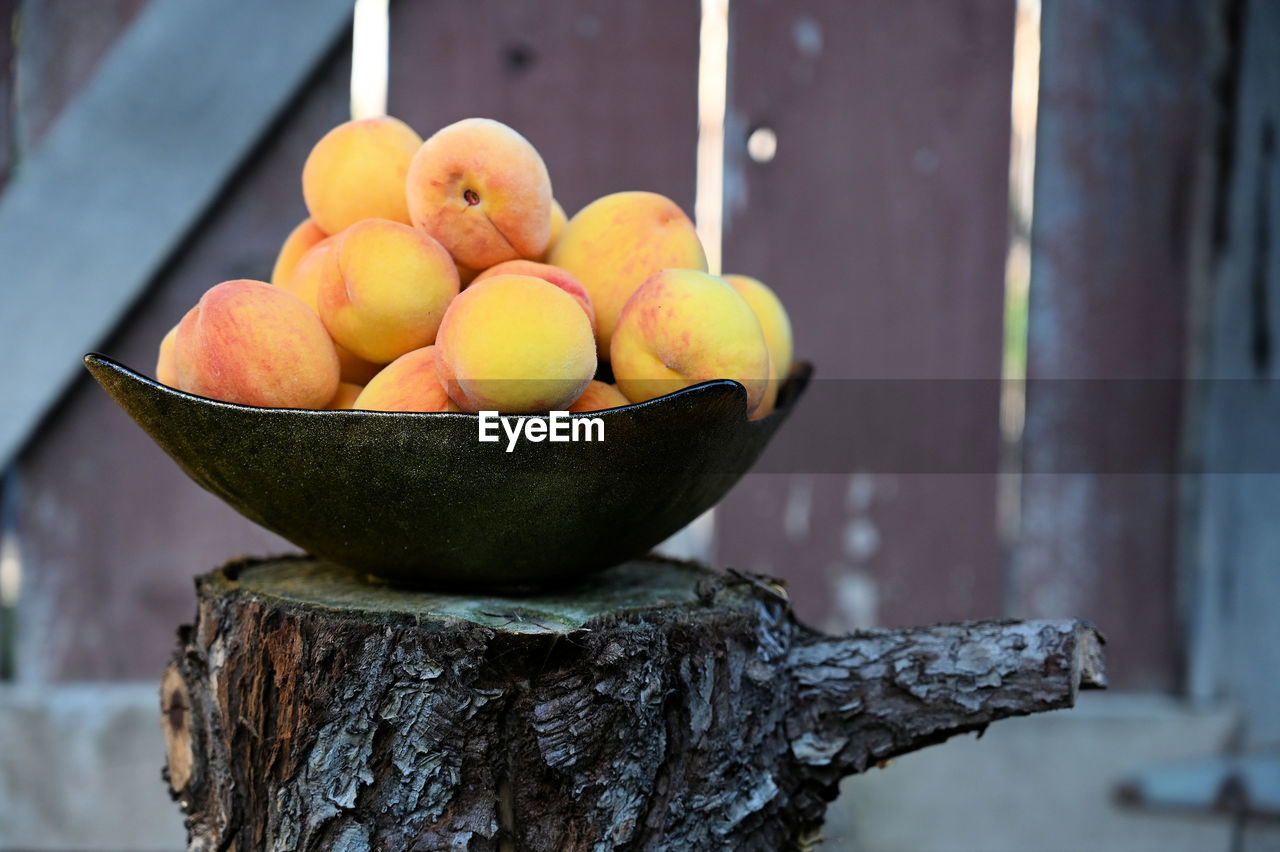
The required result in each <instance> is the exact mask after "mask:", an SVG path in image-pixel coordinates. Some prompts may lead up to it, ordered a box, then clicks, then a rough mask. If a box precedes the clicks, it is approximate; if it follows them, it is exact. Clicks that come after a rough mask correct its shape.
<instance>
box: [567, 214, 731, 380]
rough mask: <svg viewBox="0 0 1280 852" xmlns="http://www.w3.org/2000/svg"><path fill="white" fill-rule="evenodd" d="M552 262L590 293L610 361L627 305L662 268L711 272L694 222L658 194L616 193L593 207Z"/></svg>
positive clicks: (575, 221) (573, 224)
mask: <svg viewBox="0 0 1280 852" xmlns="http://www.w3.org/2000/svg"><path fill="white" fill-rule="evenodd" d="M549 261H550V263H552V264H553V265H555V266H559V267H562V268H564V269H567V270H568V271H569V272H570V274H572V275H573V276H574V277H575V278H577V279H578V280H579V281H581V282H582V286H583V287H585V288H586V289H587V293H588V294H589V295H590V296H591V304H592V305H593V306H594V307H595V311H596V342H597V344H598V345H599V348H600V357H601V358H605V359H608V358H609V357H610V354H609V353H610V341H611V340H612V338H613V329H614V326H615V325H616V324H617V321H618V314H619V313H621V311H622V306H623V305H624V304H626V302H627V299H629V298H630V297H631V294H632V293H634V292H635V291H636V288H638V287H639V286H640V285H641V284H643V283H644V282H645V280H646V279H648V278H649V276H650V275H653V274H654V273H655V272H658V271H659V270H662V269H697V270H700V271H702V272H706V271H707V257H706V254H705V253H704V252H703V250H702V243H701V242H699V240H698V235H697V233H695V232H694V229H693V222H691V221H690V220H689V217H688V216H686V215H685V213H684V211H683V210H681V209H680V207H679V206H678V205H677V204H676V203H675V202H674V201H672V200H671V199H669V198H666V197H665V196H662V195H658V194H657V193H653V192H616V193H614V194H613V195H606V196H605V197H603V198H598V199H596V200H595V201H593V202H591V203H590V204H588V205H587V206H586V207H584V208H582V209H581V210H580V211H578V213H577V214H576V215H574V217H573V218H572V219H570V220H569V222H568V224H566V225H565V226H564V232H563V233H562V234H561V235H560V239H558V240H556V244H555V247H554V248H553V249H552V251H551V256H550V258H549Z"/></svg>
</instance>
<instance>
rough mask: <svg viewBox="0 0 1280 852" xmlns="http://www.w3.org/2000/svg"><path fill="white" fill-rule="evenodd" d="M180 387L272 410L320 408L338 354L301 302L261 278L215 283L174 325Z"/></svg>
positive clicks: (331, 385) (331, 388)
mask: <svg viewBox="0 0 1280 852" xmlns="http://www.w3.org/2000/svg"><path fill="white" fill-rule="evenodd" d="M173 352H174V360H175V361H176V363H177V369H178V386H179V387H180V388H181V389H182V390H184V391H188V392H190V393H195V394H200V395H201V396H207V397H211V398H213V399H220V400H223V401H225V402H236V403H241V404H243V405H260V406H266V407H271V408H324V407H325V406H327V405H328V404H329V401H330V400H332V399H333V397H334V395H335V394H336V393H337V391H338V353H337V351H336V350H335V349H334V346H333V341H332V340H330V339H329V335H328V333H326V332H325V329H324V325H323V324H322V323H321V322H320V318H319V317H317V316H316V314H315V312H314V311H313V310H311V308H309V307H307V305H306V303H305V302H303V301H302V300H301V299H299V298H298V297H297V296H295V295H293V294H292V293H290V292H288V291H286V290H281V289H280V288H279V287H272V286H271V285H270V284H267V283H266V282H264V281H250V280H247V279H239V280H235V281H224V282H223V283H221V284H217V285H215V286H213V287H211V288H209V290H208V291H207V292H206V293H205V294H204V295H203V296H201V297H200V301H199V302H198V303H197V304H196V306H195V307H194V308H192V309H191V310H190V311H188V312H187V315H186V316H184V317H183V318H182V322H180V323H178V331H177V334H176V335H175V337H174V342H173Z"/></svg>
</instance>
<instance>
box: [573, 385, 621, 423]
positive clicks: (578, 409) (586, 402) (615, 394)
mask: <svg viewBox="0 0 1280 852" xmlns="http://www.w3.org/2000/svg"><path fill="white" fill-rule="evenodd" d="M630 404H631V400H629V399H627V398H626V397H625V396H623V395H622V391H620V390H618V388H617V386H616V385H609V384H605V383H604V382H601V381H598V380H596V379H592V380H591V384H589V385H587V389H586V390H584V391H583V392H582V396H580V397H578V399H577V400H576V401H575V402H574V403H573V405H571V406H569V411H571V412H573V413H574V414H581V413H584V412H587V411H604V410H605V409H608V408H621V407H622V406H624V405H630Z"/></svg>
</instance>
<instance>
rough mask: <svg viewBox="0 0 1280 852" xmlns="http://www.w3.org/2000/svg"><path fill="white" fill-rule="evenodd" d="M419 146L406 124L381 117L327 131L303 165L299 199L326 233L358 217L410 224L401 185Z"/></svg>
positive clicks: (350, 123)
mask: <svg viewBox="0 0 1280 852" xmlns="http://www.w3.org/2000/svg"><path fill="white" fill-rule="evenodd" d="M421 144H422V138H421V137H420V136H418V134H417V133H415V132H414V131H413V129H412V128H410V127H409V125H407V124H405V123H404V122H403V121H400V120H399V119H397V118H392V117H391V116H385V115H384V116H379V117H377V118H364V119H360V120H358V121H348V122H344V123H343V124H339V125H338V126H337V127H335V128H333V129H332V130H330V131H329V132H328V133H326V134H325V135H324V136H323V137H321V139H320V141H319V142H317V143H316V144H315V147H314V148H312V149H311V153H310V154H309V155H308V156H307V161H306V163H305V164H304V165H303V167H302V197H303V199H304V200H305V201H306V203H307V211H308V212H309V213H310V214H311V219H312V221H314V222H315V224H316V226H317V227H319V228H320V230H322V231H324V232H325V233H326V234H336V233H338V232H339V231H341V230H343V229H344V228H346V227H348V226H350V225H353V224H355V223H356V222H358V221H360V220H361V219H391V220H393V221H396V222H402V223H404V224H406V225H407V224H409V207H408V205H407V204H406V203H405V197H404V182H405V177H406V175H407V174H408V172H409V162H410V161H411V160H412V159H413V155H414V154H415V153H416V152H417V150H418V147H419V146H420V145H421Z"/></svg>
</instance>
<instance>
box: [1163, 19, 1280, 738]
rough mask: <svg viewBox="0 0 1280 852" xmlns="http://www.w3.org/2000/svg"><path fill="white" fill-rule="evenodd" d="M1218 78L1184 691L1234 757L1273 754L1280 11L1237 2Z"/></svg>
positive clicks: (1279, 535)
mask: <svg viewBox="0 0 1280 852" xmlns="http://www.w3.org/2000/svg"><path fill="white" fill-rule="evenodd" d="M1234 8H1235V10H1236V12H1237V14H1238V15H1239V18H1238V19H1237V20H1235V21H1233V22H1232V21H1229V22H1228V23H1229V24H1231V23H1234V25H1235V26H1234V28H1229V29H1228V31H1227V36H1228V38H1227V39H1226V40H1225V41H1226V44H1227V51H1226V56H1225V57H1224V59H1223V61H1224V68H1225V69H1228V73H1226V77H1227V79H1228V81H1229V85H1234V89H1233V90H1230V93H1229V95H1228V97H1227V99H1226V101H1225V102H1224V103H1223V105H1222V106H1223V109H1224V114H1223V116H1222V122H1223V129H1224V131H1225V132H1224V134H1223V136H1222V145H1223V148H1222V149H1220V150H1219V152H1218V155H1219V158H1220V160H1219V162H1221V163H1223V164H1224V165H1226V166H1227V168H1226V169H1225V170H1224V173H1223V174H1222V175H1221V176H1222V177H1223V178H1224V179H1226V181H1227V182H1226V183H1225V184H1224V185H1221V186H1219V187H1217V190H1218V192H1219V193H1221V195H1220V197H1219V199H1218V205H1217V209H1218V211H1219V219H1218V222H1219V223H1220V230H1219V231H1218V232H1217V233H1216V234H1215V242H1214V246H1213V258H1212V263H1213V267H1212V275H1211V278H1210V280H1209V284H1208V287H1207V288H1206V289H1207V292H1206V294H1205V296H1206V298H1205V300H1204V322H1203V324H1202V326H1201V327H1200V328H1199V329H1198V330H1199V331H1200V335H1199V336H1198V338H1197V341H1196V342H1197V344H1198V345H1197V346H1196V351H1198V352H1200V353H1201V358H1200V360H1199V361H1198V362H1197V364H1196V365H1195V369H1196V375H1197V376H1198V377H1201V378H1204V379H1206V381H1203V382H1197V383H1196V384H1195V385H1194V386H1193V389H1195V390H1200V391H1202V393H1200V394H1199V395H1197V397H1196V398H1194V399H1193V402H1192V406H1193V408H1192V416H1193V417H1194V418H1195V423H1196V424H1197V427H1198V428H1197V429H1195V430H1194V431H1193V434H1192V441H1191V446H1192V453H1193V458H1195V459H1196V463H1197V464H1196V466H1197V470H1196V472H1198V473H1200V474H1202V475H1200V476H1198V477H1197V479H1196V480H1195V484H1196V485H1197V486H1198V487H1197V488H1195V489H1192V490H1191V493H1192V495H1193V497H1192V500H1190V501H1189V507H1188V508H1189V514H1188V518H1187V522H1188V525H1189V528H1190V530H1191V533H1192V534H1191V535H1190V536H1188V541H1189V542H1190V547H1189V551H1190V552H1189V553H1188V554H1187V558H1186V561H1187V563H1188V568H1189V569H1190V570H1189V574H1188V578H1187V579H1188V587H1189V589H1190V592H1191V594H1190V596H1189V597H1190V599H1189V601H1188V603H1189V605H1190V606H1189V608H1188V611H1187V614H1188V616H1189V625H1190V626H1189V636H1188V646H1189V654H1188V658H1189V671H1188V677H1189V680H1188V690H1189V692H1190V693H1191V694H1192V695H1193V696H1195V697H1197V698H1200V699H1205V700H1211V699H1216V698H1220V697H1222V696H1224V695H1225V696H1229V697H1230V698H1231V699H1233V700H1234V701H1235V702H1237V703H1238V704H1239V706H1240V708H1241V710H1242V711H1243V716H1244V722H1245V725H1244V729H1243V731H1242V737H1241V739H1242V743H1241V744H1242V745H1244V746H1246V747H1248V746H1255V745H1257V746H1261V745H1271V744H1274V743H1275V742H1277V741H1280V679H1277V678H1276V677H1275V676H1274V673H1275V672H1277V671H1280V618H1277V617H1276V613H1277V612H1280V570H1278V566H1280V526H1278V525H1277V523H1276V506H1278V505H1280V476H1277V475H1276V467H1275V466H1274V465H1275V460H1276V457H1277V450H1276V448H1277V424H1280V357H1278V356H1280V351H1278V350H1277V344H1278V343H1280V340H1278V339H1277V335H1278V334H1280V251H1277V249H1276V247H1277V246H1280V163H1278V162H1277V160H1278V159H1280V151H1278V150H1277V148H1278V145H1277V141H1278V140H1277V131H1278V130H1280V104H1278V103H1277V101H1276V92H1277V91H1280V8H1277V6H1276V4H1274V3H1268V2H1262V1H1261V0H1241V2H1239V3H1238V4H1235V6H1234Z"/></svg>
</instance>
